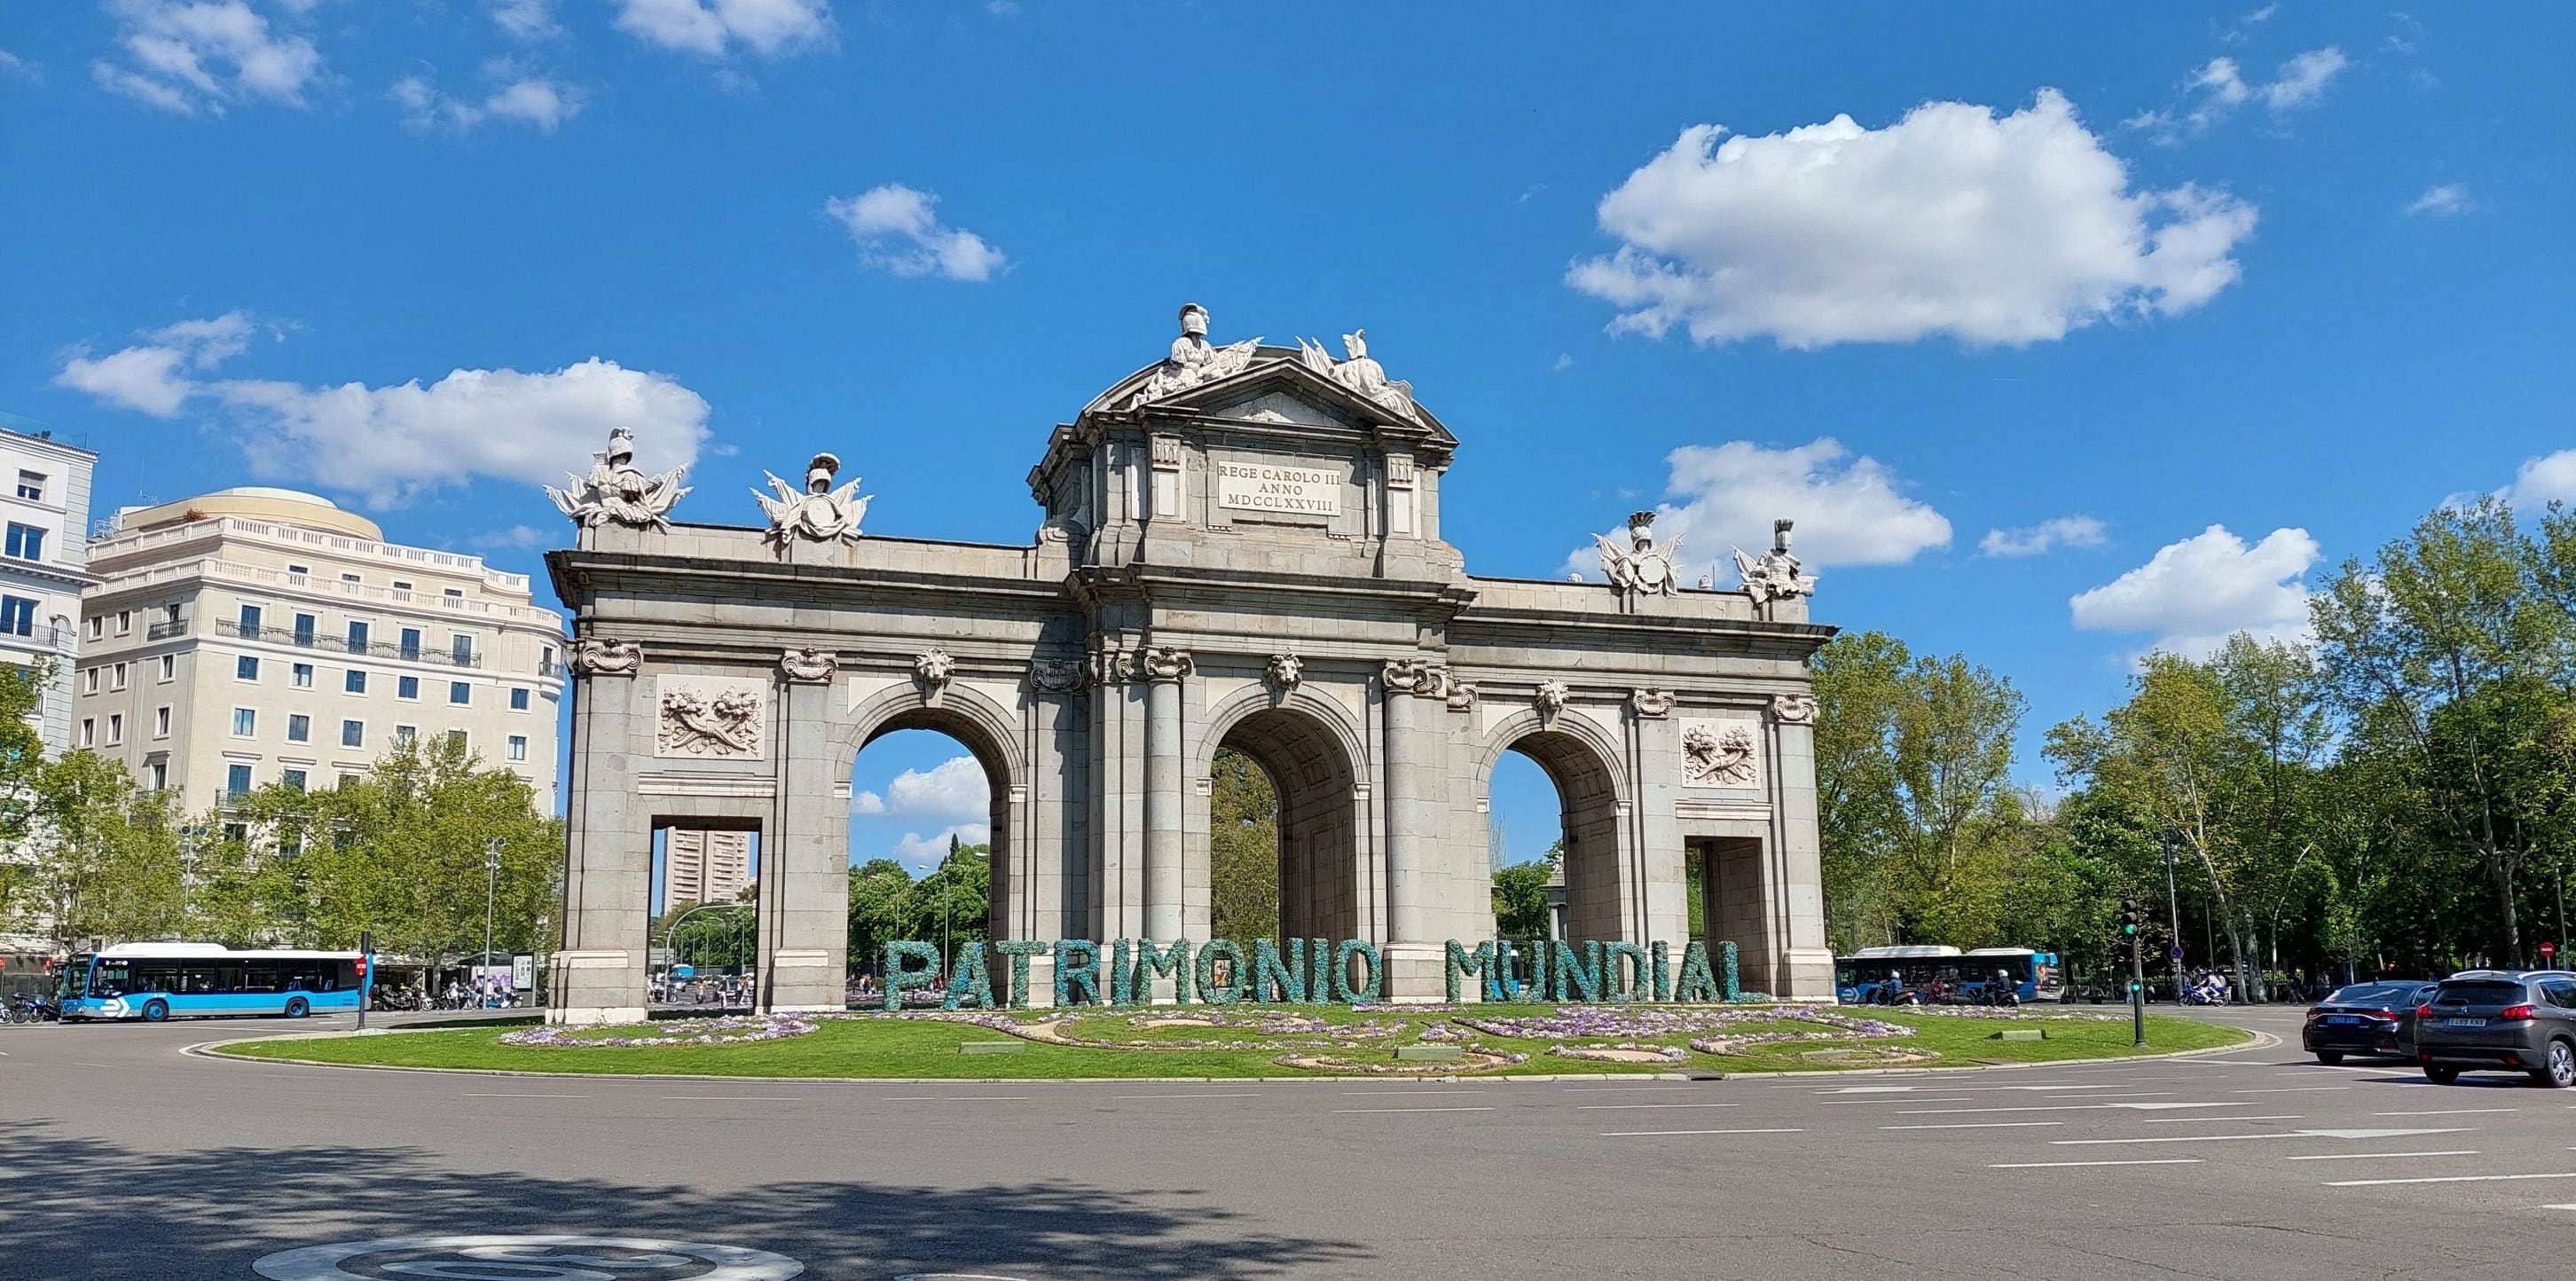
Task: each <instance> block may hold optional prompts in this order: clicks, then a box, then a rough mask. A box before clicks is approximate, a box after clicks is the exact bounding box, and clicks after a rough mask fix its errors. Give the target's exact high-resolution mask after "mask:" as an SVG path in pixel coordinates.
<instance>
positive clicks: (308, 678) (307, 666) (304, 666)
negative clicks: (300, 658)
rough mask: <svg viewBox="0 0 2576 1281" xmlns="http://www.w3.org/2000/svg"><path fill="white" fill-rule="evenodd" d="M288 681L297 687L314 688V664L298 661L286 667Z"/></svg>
mask: <svg viewBox="0 0 2576 1281" xmlns="http://www.w3.org/2000/svg"><path fill="white" fill-rule="evenodd" d="M286 679H287V683H288V684H290V685H293V686H294V687H295V688H297V689H311V688H313V664H311V663H297V664H296V665H294V666H293V667H290V668H287V669H286Z"/></svg>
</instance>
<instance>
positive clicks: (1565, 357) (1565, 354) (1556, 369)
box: [1548, 351, 1574, 374]
mask: <svg viewBox="0 0 2576 1281" xmlns="http://www.w3.org/2000/svg"><path fill="white" fill-rule="evenodd" d="M1572 368H1574V353H1573V352H1570V351H1560V352H1558V353H1556V363H1555V364H1552V365H1549V366H1548V370H1549V371H1550V372H1552V373H1559V374H1561V373H1564V372H1565V371H1566V370H1569V369H1572Z"/></svg>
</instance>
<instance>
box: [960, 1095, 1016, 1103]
mask: <svg viewBox="0 0 2576 1281" xmlns="http://www.w3.org/2000/svg"><path fill="white" fill-rule="evenodd" d="M939 1101H940V1102H942V1103H1026V1102H1028V1101H1029V1096H1027V1095H1025V1094H943V1095H941V1096H939Z"/></svg>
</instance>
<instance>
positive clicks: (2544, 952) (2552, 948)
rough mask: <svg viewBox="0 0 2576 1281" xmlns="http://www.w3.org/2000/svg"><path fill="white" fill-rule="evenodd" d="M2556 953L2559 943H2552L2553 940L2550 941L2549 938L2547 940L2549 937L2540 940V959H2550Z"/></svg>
mask: <svg viewBox="0 0 2576 1281" xmlns="http://www.w3.org/2000/svg"><path fill="white" fill-rule="evenodd" d="M2556 955H2558V945H2557V944H2555V943H2552V942H2550V941H2549V940H2547V939H2542V940H2540V959H2541V960H2544V961H2546V960H2548V959H2549V958H2551V957H2553V956H2556Z"/></svg>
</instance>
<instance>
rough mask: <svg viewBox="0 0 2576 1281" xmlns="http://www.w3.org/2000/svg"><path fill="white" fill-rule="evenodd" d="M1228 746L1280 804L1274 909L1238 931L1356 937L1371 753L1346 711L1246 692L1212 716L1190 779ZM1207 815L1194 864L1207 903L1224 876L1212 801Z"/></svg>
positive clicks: (1322, 702) (1304, 697)
mask: <svg viewBox="0 0 2576 1281" xmlns="http://www.w3.org/2000/svg"><path fill="white" fill-rule="evenodd" d="M1226 749H1231V750H1233V751H1236V752H1239V753H1241V754H1242V755H1244V756H1245V757H1247V758H1249V759H1250V760H1251V761H1252V763H1253V764H1254V765H1256V766H1258V767H1259V768H1260V771H1261V773H1262V774H1263V775H1264V776H1266V777H1267V778H1268V779H1269V781H1270V786H1271V789H1272V791H1273V792H1274V793H1275V794H1276V796H1277V798H1278V818H1277V823H1278V842H1277V862H1276V864H1275V876H1276V880H1275V885H1276V889H1277V903H1278V907H1277V911H1276V913H1275V916H1273V917H1272V918H1271V919H1268V920H1265V921H1261V922H1257V923H1251V924H1248V925H1247V924H1238V925H1237V928H1238V929H1240V930H1242V931H1243V932H1246V933H1250V934H1253V935H1254V936H1256V937H1260V936H1266V937H1274V938H1275V937H1288V936H1294V937H1324V938H1353V937H1359V936H1360V934H1361V931H1360V925H1361V916H1362V912H1361V904H1362V895H1361V893H1360V886H1361V876H1362V866H1361V864H1362V860H1363V854H1362V846H1363V842H1362V839H1361V837H1362V833H1364V832H1365V831H1366V830H1367V821H1366V804H1367V800H1366V789H1365V788H1364V787H1362V786H1361V782H1360V780H1361V778H1362V773H1361V771H1362V769H1363V762H1364V761H1365V760H1366V759H1367V754H1366V749H1365V748H1364V747H1363V746H1361V738H1360V734H1359V727H1358V725H1357V724H1356V722H1354V721H1353V719H1352V717H1351V715H1350V713H1349V711H1348V710H1347V709H1345V708H1343V707H1342V706H1341V705H1340V704H1338V703H1336V702H1334V701H1333V700H1332V699H1330V698H1328V697H1325V696H1323V695H1321V694H1318V693H1315V692H1314V691H1311V690H1307V689H1304V688H1299V689H1294V690H1291V691H1289V692H1288V693H1287V694H1286V695H1285V696H1281V695H1277V694H1274V693H1272V692H1271V691H1270V690H1269V689H1268V688H1267V687H1264V686H1253V687H1249V688H1247V689H1244V690H1242V691H1239V692H1237V693H1236V694H1234V695H1233V696H1231V697H1229V698H1226V699H1224V700H1222V701H1220V702H1219V703H1218V704H1217V705H1216V706H1215V707H1214V708H1212V709H1210V711H1209V714H1208V718H1207V730H1206V732H1205V733H1204V734H1203V735H1201V737H1200V742H1199V748H1198V757H1197V759H1196V760H1195V761H1194V765H1195V766H1196V768H1197V771H1198V772H1197V774H1196V775H1195V777H1199V778H1208V777H1211V776H1212V775H1213V774H1214V773H1215V770H1216V758H1217V753H1218V752H1219V751H1221V750H1226ZM1209 810H1210V812H1209V814H1208V818H1209V820H1210V822H1208V823H1203V824H1200V825H1198V826H1199V830H1201V831H1203V832H1206V833H1207V837H1206V839H1205V840H1203V841H1200V842H1194V843H1193V848H1192V849H1191V851H1190V857H1192V858H1193V859H1203V860H1207V864H1208V881H1209V885H1210V893H1211V898H1212V899H1213V898H1214V896H1215V891H1216V881H1217V880H1218V872H1219V870H1220V869H1218V868H1217V867H1216V866H1215V859H1216V849H1215V846H1216V833H1215V832H1214V830H1213V826H1212V822H1213V819H1214V814H1213V802H1212V801H1211V804H1210V807H1209ZM1211 917H1213V910H1211ZM1214 924H1215V923H1214V921H1213V920H1211V927H1212V931H1213V932H1223V931H1221V930H1214V929H1213V927H1214Z"/></svg>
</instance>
